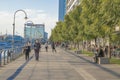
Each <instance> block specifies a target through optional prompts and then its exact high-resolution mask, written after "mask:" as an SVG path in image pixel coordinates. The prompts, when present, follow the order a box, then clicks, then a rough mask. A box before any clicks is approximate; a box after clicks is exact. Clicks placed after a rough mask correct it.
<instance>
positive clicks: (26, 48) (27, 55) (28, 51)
mask: <svg viewBox="0 0 120 80" xmlns="http://www.w3.org/2000/svg"><path fill="white" fill-rule="evenodd" d="M30 47H31V45H30V42H27V44H26V45H25V47H24V53H25V60H29V53H30V51H31V49H30Z"/></svg>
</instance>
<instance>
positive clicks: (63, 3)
mask: <svg viewBox="0 0 120 80" xmlns="http://www.w3.org/2000/svg"><path fill="white" fill-rule="evenodd" d="M65 14H66V0H59V19H58V20H59V21H64V16H65Z"/></svg>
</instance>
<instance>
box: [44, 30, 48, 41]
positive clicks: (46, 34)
mask: <svg viewBox="0 0 120 80" xmlns="http://www.w3.org/2000/svg"><path fill="white" fill-rule="evenodd" d="M44 38H45V40H46V41H47V40H48V33H47V32H45V36H44Z"/></svg>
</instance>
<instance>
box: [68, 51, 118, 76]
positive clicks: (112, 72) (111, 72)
mask: <svg viewBox="0 0 120 80" xmlns="http://www.w3.org/2000/svg"><path fill="white" fill-rule="evenodd" d="M67 52H68V53H70V54H72V55H74V56H76V57H78V58H80V59H82V60H84V61H86V62H88V63H91V64H93V65H94V66H96V67H99V68H101V69H102V70H104V71H106V72H108V73H110V74H112V75H114V76H116V77H118V78H120V74H119V73H116V72H114V71H112V70H110V69H108V68H105V67H103V66H101V65H99V64H96V63H93V62H92V61H90V60H87V59H86V58H84V57H81V56H78V55H76V54H73V52H69V51H67Z"/></svg>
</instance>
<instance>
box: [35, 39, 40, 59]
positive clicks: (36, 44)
mask: <svg viewBox="0 0 120 80" xmlns="http://www.w3.org/2000/svg"><path fill="white" fill-rule="evenodd" d="M34 51H35V59H36V60H37V61H39V51H40V43H39V41H38V40H36V41H35V44H34Z"/></svg>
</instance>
